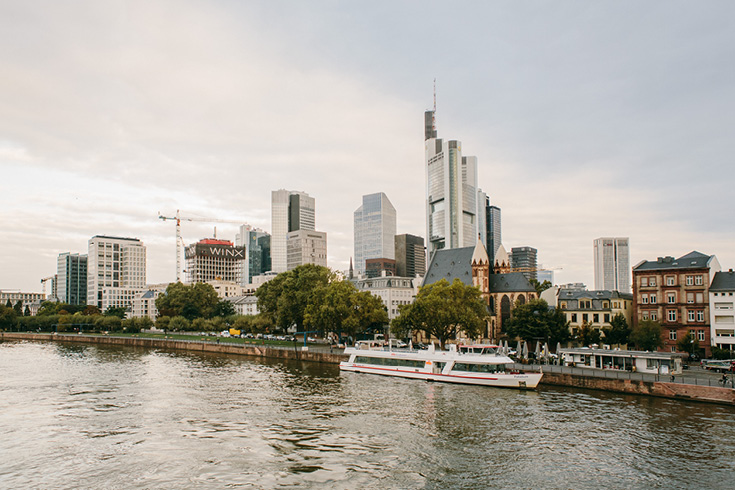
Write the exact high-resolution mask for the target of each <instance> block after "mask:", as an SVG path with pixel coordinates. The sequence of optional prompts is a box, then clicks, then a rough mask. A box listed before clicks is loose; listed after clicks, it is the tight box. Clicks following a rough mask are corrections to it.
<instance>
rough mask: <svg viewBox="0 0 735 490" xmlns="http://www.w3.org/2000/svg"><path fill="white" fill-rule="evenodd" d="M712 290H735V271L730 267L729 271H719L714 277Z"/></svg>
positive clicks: (710, 288)
mask: <svg viewBox="0 0 735 490" xmlns="http://www.w3.org/2000/svg"><path fill="white" fill-rule="evenodd" d="M709 290H710V291H735V272H733V271H732V269H730V270H729V271H728V272H717V273H715V277H714V278H713V279H712V285H711V286H710V287H709Z"/></svg>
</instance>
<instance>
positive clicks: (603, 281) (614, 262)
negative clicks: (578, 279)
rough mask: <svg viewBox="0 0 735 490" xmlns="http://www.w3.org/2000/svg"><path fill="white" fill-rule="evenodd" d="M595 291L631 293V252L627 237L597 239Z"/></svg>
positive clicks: (595, 243) (595, 248) (595, 246)
mask: <svg viewBox="0 0 735 490" xmlns="http://www.w3.org/2000/svg"><path fill="white" fill-rule="evenodd" d="M593 245H594V255H595V289H596V290H598V291H600V290H607V291H619V292H621V293H630V291H631V290H630V250H629V239H628V238H627V237H607V238H596V239H595V240H594V242H593Z"/></svg>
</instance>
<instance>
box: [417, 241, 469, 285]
mask: <svg viewBox="0 0 735 490" xmlns="http://www.w3.org/2000/svg"><path fill="white" fill-rule="evenodd" d="M474 252H475V247H463V248H449V249H444V250H437V251H436V252H434V255H433V256H432V258H431V263H430V264H429V269H428V270H427V271H426V276H424V283H423V286H426V285H428V284H434V283H435V282H439V281H441V280H442V279H446V280H447V281H449V283H452V282H453V281H454V280H455V279H459V280H460V281H462V282H463V283H464V284H465V285H467V286H472V254H473V253H474Z"/></svg>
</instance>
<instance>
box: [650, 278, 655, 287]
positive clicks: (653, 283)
mask: <svg viewBox="0 0 735 490" xmlns="http://www.w3.org/2000/svg"><path fill="white" fill-rule="evenodd" d="M648 285H649V286H655V285H656V278H655V277H649V278H648Z"/></svg>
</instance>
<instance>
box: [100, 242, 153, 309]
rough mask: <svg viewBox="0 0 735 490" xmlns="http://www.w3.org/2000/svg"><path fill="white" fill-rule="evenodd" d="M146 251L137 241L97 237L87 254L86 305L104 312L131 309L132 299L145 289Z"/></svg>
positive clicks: (141, 243)
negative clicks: (110, 308)
mask: <svg viewBox="0 0 735 490" xmlns="http://www.w3.org/2000/svg"><path fill="white" fill-rule="evenodd" d="M145 285H146V248H145V245H144V244H143V242H141V241H140V240H138V239H137V238H123V237H111V236H104V235H97V236H94V237H92V238H91V239H90V240H89V249H88V253H87V304H88V305H95V306H97V307H98V308H99V309H100V311H102V312H104V311H106V310H107V308H109V307H116V308H119V307H124V308H130V306H131V305H132V301H133V297H134V296H135V295H136V294H138V293H140V292H141V291H143V290H145Z"/></svg>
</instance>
